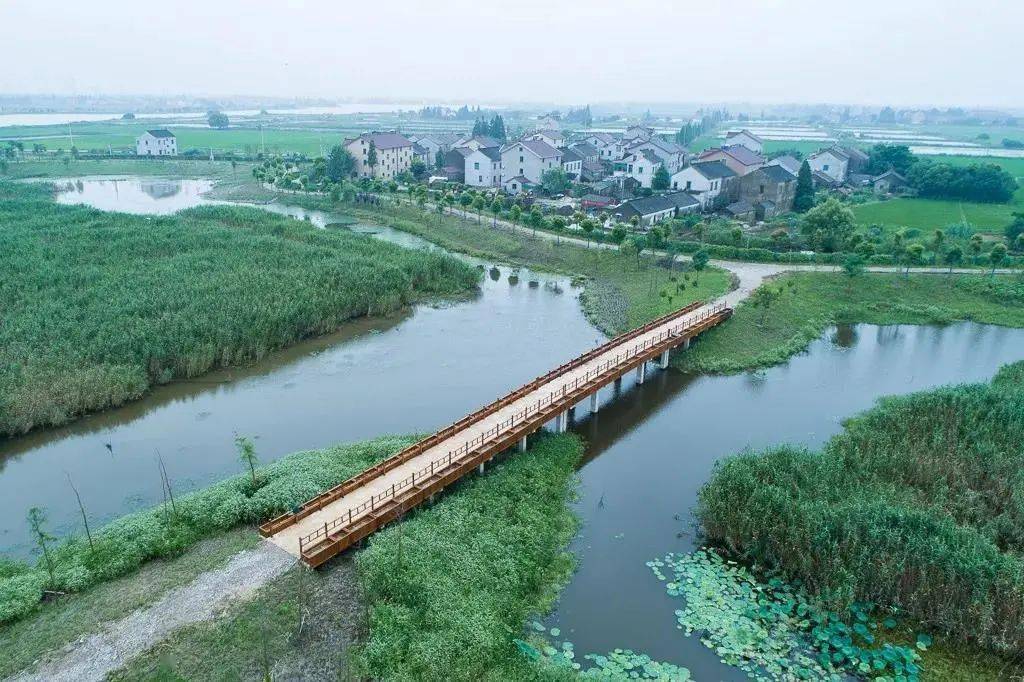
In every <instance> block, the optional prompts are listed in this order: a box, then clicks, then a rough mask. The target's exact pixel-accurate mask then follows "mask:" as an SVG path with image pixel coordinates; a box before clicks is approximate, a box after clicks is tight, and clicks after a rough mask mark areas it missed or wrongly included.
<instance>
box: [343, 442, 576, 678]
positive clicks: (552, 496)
mask: <svg viewBox="0 0 1024 682" xmlns="http://www.w3.org/2000/svg"><path fill="white" fill-rule="evenodd" d="M582 448H583V446H582V443H581V442H580V440H579V439H577V438H576V437H575V436H570V435H563V436H549V437H545V438H544V439H543V440H541V441H539V442H538V443H537V444H536V445H534V446H533V447H532V448H531V449H530V450H529V451H528V452H526V453H524V454H517V455H515V456H514V457H512V458H510V459H509V460H508V461H507V462H505V463H504V464H501V465H499V466H498V467H497V468H496V469H495V470H494V471H493V472H491V473H489V474H487V475H486V476H483V477H480V478H474V479H470V480H467V481H465V482H464V483H463V484H462V485H463V487H462V488H461V489H460V490H459V492H458V494H457V495H447V496H445V497H444V498H442V499H441V500H439V502H438V503H437V504H436V505H435V506H433V507H430V508H426V509H424V510H422V511H419V512H417V513H416V514H415V515H414V516H412V517H411V518H409V519H407V520H406V521H404V522H403V523H402V524H399V525H397V526H392V527H390V528H388V529H387V530H385V531H383V532H381V533H378V534H377V535H375V536H374V537H373V539H372V541H371V544H370V547H369V548H368V549H366V550H365V551H363V552H362V553H361V554H360V555H359V556H358V565H359V570H360V573H361V575H362V582H363V588H364V591H365V598H366V600H367V603H368V606H369V609H370V617H369V621H370V622H369V626H370V631H369V638H368V641H367V642H366V644H365V646H364V648H363V649H362V651H361V653H360V655H359V661H360V664H361V666H362V667H363V668H364V669H365V672H366V673H367V674H368V675H369V676H370V677H372V678H373V679H378V680H481V679H494V680H513V679H515V680H521V679H530V678H532V677H535V676H536V675H538V674H540V673H539V672H538V671H536V670H534V669H532V666H530V665H529V664H528V663H527V660H526V659H525V658H524V657H523V656H521V655H520V654H519V652H518V649H517V647H516V644H515V642H514V640H515V639H516V638H517V637H519V636H520V633H521V631H522V627H523V623H524V621H525V620H526V619H527V617H528V616H529V614H530V613H533V612H538V611H544V610H546V609H547V608H549V607H550V605H551V603H552V601H553V599H554V596H555V590H556V588H557V587H558V586H559V585H560V584H561V583H562V582H563V581H564V580H565V579H566V578H567V577H568V573H569V571H570V570H571V565H572V562H571V558H570V556H569V555H568V554H567V553H566V551H565V546H566V545H567V544H568V541H569V539H570V538H571V537H572V534H573V533H574V532H575V530H576V520H575V518H574V516H573V514H572V512H571V511H570V509H569V507H568V505H567V502H568V501H569V499H570V496H571V495H572V490H573V487H572V478H573V472H574V468H575V465H576V463H577V461H578V460H579V457H580V455H581V454H582Z"/></svg>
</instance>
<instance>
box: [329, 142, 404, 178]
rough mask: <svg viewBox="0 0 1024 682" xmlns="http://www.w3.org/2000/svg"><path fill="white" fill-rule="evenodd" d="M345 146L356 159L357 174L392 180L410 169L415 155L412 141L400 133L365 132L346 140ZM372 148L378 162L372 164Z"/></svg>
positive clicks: (362, 176)
mask: <svg viewBox="0 0 1024 682" xmlns="http://www.w3.org/2000/svg"><path fill="white" fill-rule="evenodd" d="M344 147H345V149H347V150H348V152H349V153H350V154H351V155H352V158H354V159H355V161H356V175H358V176H359V177H361V178H379V179H381V180H390V179H392V178H394V177H396V176H397V175H398V174H399V173H401V172H402V171H407V170H409V167H410V166H411V165H412V160H413V158H414V157H415V155H414V153H413V143H412V141H411V140H409V139H407V138H406V137H403V136H402V135H399V134H398V133H378V132H373V133H363V134H362V135H360V136H359V137H357V138H355V139H351V140H345V142H344ZM371 149H375V150H376V155H377V163H376V164H374V165H372V166H371V164H370V157H371V154H370V150H371Z"/></svg>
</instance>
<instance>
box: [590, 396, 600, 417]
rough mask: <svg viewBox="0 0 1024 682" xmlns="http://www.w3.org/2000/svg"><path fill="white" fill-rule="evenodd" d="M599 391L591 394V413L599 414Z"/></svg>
mask: <svg viewBox="0 0 1024 682" xmlns="http://www.w3.org/2000/svg"><path fill="white" fill-rule="evenodd" d="M597 408H598V404H597V393H592V394H590V414H597Z"/></svg>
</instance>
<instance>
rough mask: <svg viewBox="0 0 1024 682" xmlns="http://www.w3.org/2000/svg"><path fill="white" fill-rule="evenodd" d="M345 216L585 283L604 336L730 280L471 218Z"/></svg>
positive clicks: (408, 211) (385, 212)
mask: <svg viewBox="0 0 1024 682" xmlns="http://www.w3.org/2000/svg"><path fill="white" fill-rule="evenodd" d="M350 212H351V213H352V215H354V216H355V217H357V218H359V219H361V220H365V221H369V222H377V223H381V224H384V225H388V226H390V227H393V228H395V229H398V230H402V231H404V232H410V233H412V234H415V235H418V236H420V237H423V238H424V239H427V240H429V241H431V242H434V243H435V244H438V245H440V246H443V247H444V248H446V249H448V250H450V251H457V252H460V253H466V254H469V255H471V256H477V257H479V258H485V259H491V260H498V261H502V262H508V263H511V264H513V265H524V266H528V267H533V268H537V269H540V270H548V271H551V272H560V273H566V274H570V275H579V276H582V277H585V278H587V282H586V284H585V290H584V293H583V296H582V302H583V309H584V312H585V313H586V314H587V317H588V318H590V320H591V321H592V322H593V323H594V324H595V325H596V326H597V327H599V328H600V329H601V330H602V331H604V332H605V333H608V334H619V333H622V332H625V331H628V330H630V329H635V328H636V327H639V326H640V325H642V324H644V323H645V322H648V321H650V320H652V319H654V318H656V317H658V316H660V315H663V314H665V313H667V312H670V311H672V310H677V309H679V308H681V307H683V306H685V305H687V304H688V303H692V302H693V301H710V300H712V299H714V298H717V297H718V296H721V295H722V294H724V293H726V292H727V291H729V289H730V287H731V283H732V282H731V276H730V274H729V273H728V272H726V271H724V270H719V269H717V268H708V269H706V270H704V271H702V272H699V273H698V272H696V271H694V270H692V267H691V266H689V265H686V266H684V265H683V264H676V265H675V267H674V268H673V269H671V270H670V269H669V268H667V267H665V266H663V265H661V264H659V263H656V262H655V259H654V258H652V257H650V256H649V255H643V256H642V257H641V259H640V260H641V263H640V267H639V268H638V267H637V259H636V258H635V257H633V256H630V255H627V254H620V253H619V252H618V251H615V250H612V249H600V248H596V245H595V247H594V248H587V247H586V246H581V245H577V244H574V243H572V242H568V241H565V240H562V241H561V243H559V242H557V241H552V240H550V239H545V238H540V237H538V238H534V237H532V236H531V235H529V234H524V233H522V232H519V231H516V232H512V231H510V230H509V229H508V228H507V227H504V226H500V225H499V226H498V227H497V228H495V227H492V223H493V221H491V220H489V219H488V218H487V217H486V216H484V217H483V218H482V220H481V221H479V222H478V221H477V219H476V218H459V217H456V216H453V215H450V214H446V215H444V216H438V215H437V214H429V213H426V212H424V211H423V210H421V209H418V208H415V207H412V206H401V207H392V206H387V207H381V208H380V209H378V210H368V209H352V210H351V211H350ZM684 274H685V275H686V277H685V279H684ZM663 292H664V295H663Z"/></svg>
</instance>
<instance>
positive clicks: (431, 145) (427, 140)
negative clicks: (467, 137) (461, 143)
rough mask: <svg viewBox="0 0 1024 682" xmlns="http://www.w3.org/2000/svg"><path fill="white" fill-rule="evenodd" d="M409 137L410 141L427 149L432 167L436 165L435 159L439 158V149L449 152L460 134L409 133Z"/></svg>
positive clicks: (429, 163)
mask: <svg viewBox="0 0 1024 682" xmlns="http://www.w3.org/2000/svg"><path fill="white" fill-rule="evenodd" d="M408 137H409V141H410V142H414V143H416V144H418V145H419V146H420V147H422V148H423V149H425V150H427V153H428V156H429V159H430V160H429V161H428V162H427V165H428V166H431V167H432V166H434V165H435V163H434V161H435V159H437V153H438V152H439V151H440V152H444V153H445V154H447V153H448V152H450V151H451V150H452V146H453V145H454V144H455V143H456V142H457V141H458V140H459V136H458V135H455V134H454V133H428V134H426V135H409V136H408Z"/></svg>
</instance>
